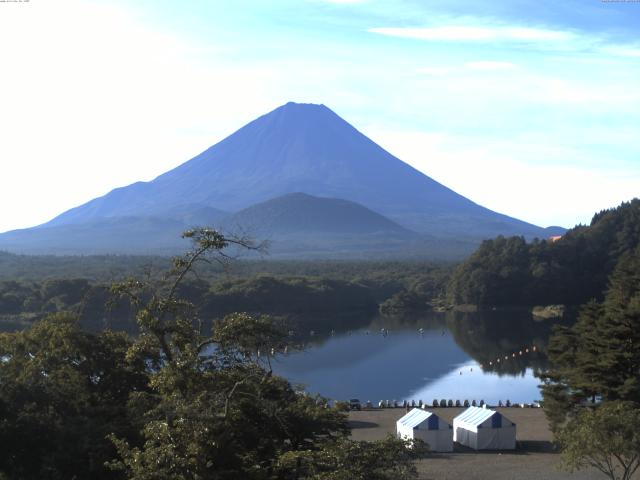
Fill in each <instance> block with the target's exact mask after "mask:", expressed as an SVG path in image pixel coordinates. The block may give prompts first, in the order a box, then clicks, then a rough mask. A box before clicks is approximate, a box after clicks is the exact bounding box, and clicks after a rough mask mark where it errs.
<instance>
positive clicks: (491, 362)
mask: <svg viewBox="0 0 640 480" xmlns="http://www.w3.org/2000/svg"><path fill="white" fill-rule="evenodd" d="M537 350H538V348H537V347H536V346H535V345H532V346H531V349H529V347H525V348H524V350H519V351H518V352H517V354H518V356H522V355H523V354H527V353H533V352H536V351H537ZM510 358H516V352H513V353H512V354H511V356H509V355H505V356H504V358H501V357H498V358H496V359H495V360H492V361H490V362H489V366H493V364H494V363H500V361H505V360H509V359H510ZM483 367H484V364H482V363H481V364H480V368H483Z"/></svg>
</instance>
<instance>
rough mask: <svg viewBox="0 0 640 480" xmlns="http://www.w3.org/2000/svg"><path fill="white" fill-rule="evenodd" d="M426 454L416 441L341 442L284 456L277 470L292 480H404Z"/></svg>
mask: <svg viewBox="0 0 640 480" xmlns="http://www.w3.org/2000/svg"><path fill="white" fill-rule="evenodd" d="M426 451H427V447H426V445H425V444H424V443H423V442H421V441H419V440H414V441H404V440H400V439H398V438H396V437H393V436H388V437H387V438H386V439H384V440H378V441H374V442H353V441H349V440H345V439H341V440H339V441H336V442H332V443H327V444H325V445H324V446H323V448H322V449H320V450H316V451H297V452H287V453H285V454H284V455H282V456H281V457H280V459H279V467H280V468H281V469H282V470H284V471H285V472H288V473H289V476H288V478H291V479H295V480H306V479H308V480H311V479H313V480H387V479H389V480H391V479H393V480H407V479H410V478H414V477H415V476H416V473H417V471H416V467H415V465H414V461H415V459H417V458H419V457H420V456H422V455H423V454H424V453H425V452H426Z"/></svg>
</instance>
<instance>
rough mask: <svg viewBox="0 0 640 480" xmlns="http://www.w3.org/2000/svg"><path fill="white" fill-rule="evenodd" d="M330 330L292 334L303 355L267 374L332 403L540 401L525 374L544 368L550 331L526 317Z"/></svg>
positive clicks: (450, 318) (353, 324) (494, 315)
mask: <svg viewBox="0 0 640 480" xmlns="http://www.w3.org/2000/svg"><path fill="white" fill-rule="evenodd" d="M331 324H333V325H334V327H333V332H331V331H321V329H320V327H319V326H318V327H316V328H317V330H316V331H315V332H314V333H313V334H312V333H311V332H310V331H304V332H302V331H299V332H297V334H298V335H299V338H300V340H301V341H302V342H304V344H305V349H304V350H303V351H296V352H290V353H288V354H287V355H279V356H277V358H276V361H275V362H274V364H273V368H274V370H275V371H276V372H277V373H279V374H280V375H282V376H285V377H286V378H288V379H289V380H290V381H291V382H293V383H298V384H303V385H305V387H306V389H307V391H309V392H313V393H321V394H322V395H323V396H325V397H328V398H331V399H337V400H345V399H349V398H359V399H360V400H361V401H363V402H366V401H367V400H371V401H372V402H374V403H377V402H379V401H380V400H383V399H384V400H398V401H402V400H403V399H407V400H412V399H413V400H416V402H417V401H418V400H423V401H425V402H427V403H428V404H431V403H432V402H433V400H434V399H435V398H437V399H442V398H444V399H452V400H454V401H455V400H456V399H459V400H460V401H464V400H465V399H468V400H469V401H471V400H473V399H475V400H477V401H480V400H484V401H485V402H488V403H490V404H497V403H498V401H499V400H502V401H503V402H504V401H505V400H507V399H509V400H510V401H511V402H532V401H535V400H539V399H540V398H541V394H540V391H539V389H538V385H539V383H540V381H539V380H538V379H537V378H535V377H534V375H533V372H534V370H535V369H540V368H544V367H545V364H546V357H545V355H544V351H545V348H546V343H547V339H548V336H549V332H550V324H549V323H548V322H536V321H533V319H532V318H531V315H530V314H529V313H527V312H520V313H514V312H510V313H505V312H488V313H473V314H462V313H454V312H449V313H446V314H435V313H434V314H429V315H426V316H424V317H421V318H412V319H406V318H405V319H397V318H396V319H393V318H383V317H374V318H370V319H366V318H365V319H363V318H362V317H360V318H359V319H357V320H355V321H348V322H346V325H345V323H342V324H341V326H342V327H343V328H341V326H340V324H339V322H336V321H332V322H331ZM316 325H322V322H316ZM300 330H301V329H300ZM526 349H529V352H528V353H527V351H526ZM520 352H522V354H520ZM514 355H515V357H514ZM505 356H506V357H507V358H506V359H505ZM498 360H500V361H499V362H498ZM490 362H491V363H490Z"/></svg>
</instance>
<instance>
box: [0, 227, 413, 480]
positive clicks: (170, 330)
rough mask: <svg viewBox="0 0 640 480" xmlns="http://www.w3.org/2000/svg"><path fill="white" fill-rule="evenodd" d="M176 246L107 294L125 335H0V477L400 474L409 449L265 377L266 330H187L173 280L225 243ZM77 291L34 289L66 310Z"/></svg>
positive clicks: (278, 340) (193, 322) (271, 335)
mask: <svg viewBox="0 0 640 480" xmlns="http://www.w3.org/2000/svg"><path fill="white" fill-rule="evenodd" d="M189 238H192V239H193V241H194V249H193V250H192V251H191V252H189V253H187V254H186V255H185V256H183V257H178V258H176V259H175V260H174V261H173V263H172V267H171V269H170V270H169V271H168V272H167V273H166V275H164V276H163V277H162V279H161V280H157V281H153V282H150V281H149V280H148V279H144V278H142V279H135V280H134V279H128V280H125V281H123V282H119V283H115V284H113V285H111V286H110V288H109V289H108V293H109V294H110V295H111V296H112V297H114V298H116V299H126V301H127V306H128V308H129V309H131V310H132V311H133V312H135V319H136V324H137V326H138V335H136V336H135V337H131V336H129V335H128V334H126V333H124V332H116V331H113V330H109V329H107V330H103V331H101V332H98V333H91V332H87V331H86V330H84V329H82V328H81V327H80V326H79V324H78V318H77V315H73V314H69V313H55V314H50V315H47V316H46V318H44V319H42V320H39V321H37V322H35V323H34V324H33V325H31V326H30V327H28V328H25V329H24V330H22V331H19V332H14V333H0V359H1V361H0V385H1V386H2V388H0V445H2V455H0V478H2V479H5V478H6V479H14V478H15V479H18V478H19V479H24V480H31V479H34V480H35V479H43V478H46V479H51V480H58V479H59V480H66V479H72V478H95V479H125V478H127V479H130V480H150V479H174V478H175V479H194V480H195V479H217V480H226V479H229V480H235V479H238V478H243V479H255V480H269V479H271V480H277V479H282V480H287V479H294V478H295V479H299V480H304V479H309V480H311V479H316V480H320V479H327V480H329V479H345V480H346V479H351V478H354V479H373V480H376V479H378V480H385V479H407V478H412V477H413V476H414V475H415V473H416V470H415V466H414V465H413V460H414V459H415V458H417V457H418V456H421V455H422V454H423V453H424V448H423V445H422V444H420V442H405V441H402V440H399V439H396V438H393V437H388V438H387V439H386V440H383V441H378V442H356V441H352V440H350V439H349V427H348V424H347V417H346V414H345V411H344V409H343V408H342V407H341V406H340V405H334V406H331V407H329V406H328V405H327V401H326V400H325V399H323V398H321V397H317V396H310V395H308V394H306V393H304V392H303V391H299V390H296V389H295V388H294V387H293V386H292V385H290V384H289V382H288V381H287V380H286V379H284V378H281V377H278V376H277V375H275V374H274V373H273V372H272V370H271V368H270V362H269V361H268V355H269V354H268V352H269V351H271V349H278V350H279V349H282V348H283V347H284V346H285V345H287V342H288V334H287V332H286V331H285V330H283V329H282V328H280V327H279V326H278V322H275V321H273V319H271V318H269V317H268V316H265V315H256V316H252V315H250V314H247V313H234V314H229V315H226V316H224V318H221V319H219V320H217V321H216V322H214V323H212V324H211V325H210V326H209V327H208V328H204V327H203V326H202V325H201V324H200V322H199V315H198V309H197V308H196V307H195V305H193V304H192V303H191V302H189V301H188V300H186V299H185V298H183V297H182V296H181V294H182V293H184V292H185V291H188V290H189V289H190V288H192V287H187V286H185V285H184V281H185V279H186V278H187V276H188V274H189V273H190V272H192V271H193V269H194V267H195V265H196V263H200V261H201V260H205V258H206V257H207V255H209V256H213V257H214V258H216V257H217V256H218V255H220V253H221V250H223V249H224V248H225V246H226V245H227V242H226V241H225V238H224V237H222V236H221V235H219V234H218V233H217V232H215V231H212V230H206V229H203V230H199V231H194V232H189ZM217 258H219V257H217ZM17 285H19V284H17ZM12 289H13V290H15V291H17V290H18V288H17V286H16V285H13V286H12ZM90 289H91V287H90V286H89V285H88V283H87V282H86V281H84V280H83V281H73V280H71V281H66V282H62V283H60V282H54V283H48V282H45V283H44V284H42V285H41V286H40V288H39V289H38V290H37V291H38V292H39V293H40V294H41V295H43V298H45V297H47V296H48V297H51V298H49V299H48V300H47V302H48V301H51V300H52V299H55V298H59V297H63V296H64V297H65V298H64V301H68V302H73V301H77V300H78V299H79V298H80V297H82V296H83V295H85V294H86V292H87V290H90ZM30 292H32V293H33V292H36V289H35V288H34V289H33V290H31V291H30ZM56 294H57V295H56ZM74 295H75V296H74ZM260 351H262V352H267V353H266V355H267V357H266V359H265V354H264V353H263V354H262V355H260V353H259V352H260Z"/></svg>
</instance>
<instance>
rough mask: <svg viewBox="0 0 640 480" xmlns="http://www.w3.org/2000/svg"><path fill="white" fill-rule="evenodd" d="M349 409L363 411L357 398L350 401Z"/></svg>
mask: <svg viewBox="0 0 640 480" xmlns="http://www.w3.org/2000/svg"><path fill="white" fill-rule="evenodd" d="M349 408H350V409H351V410H362V404H361V403H360V400H358V399H357V398H352V399H351V400H349Z"/></svg>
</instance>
